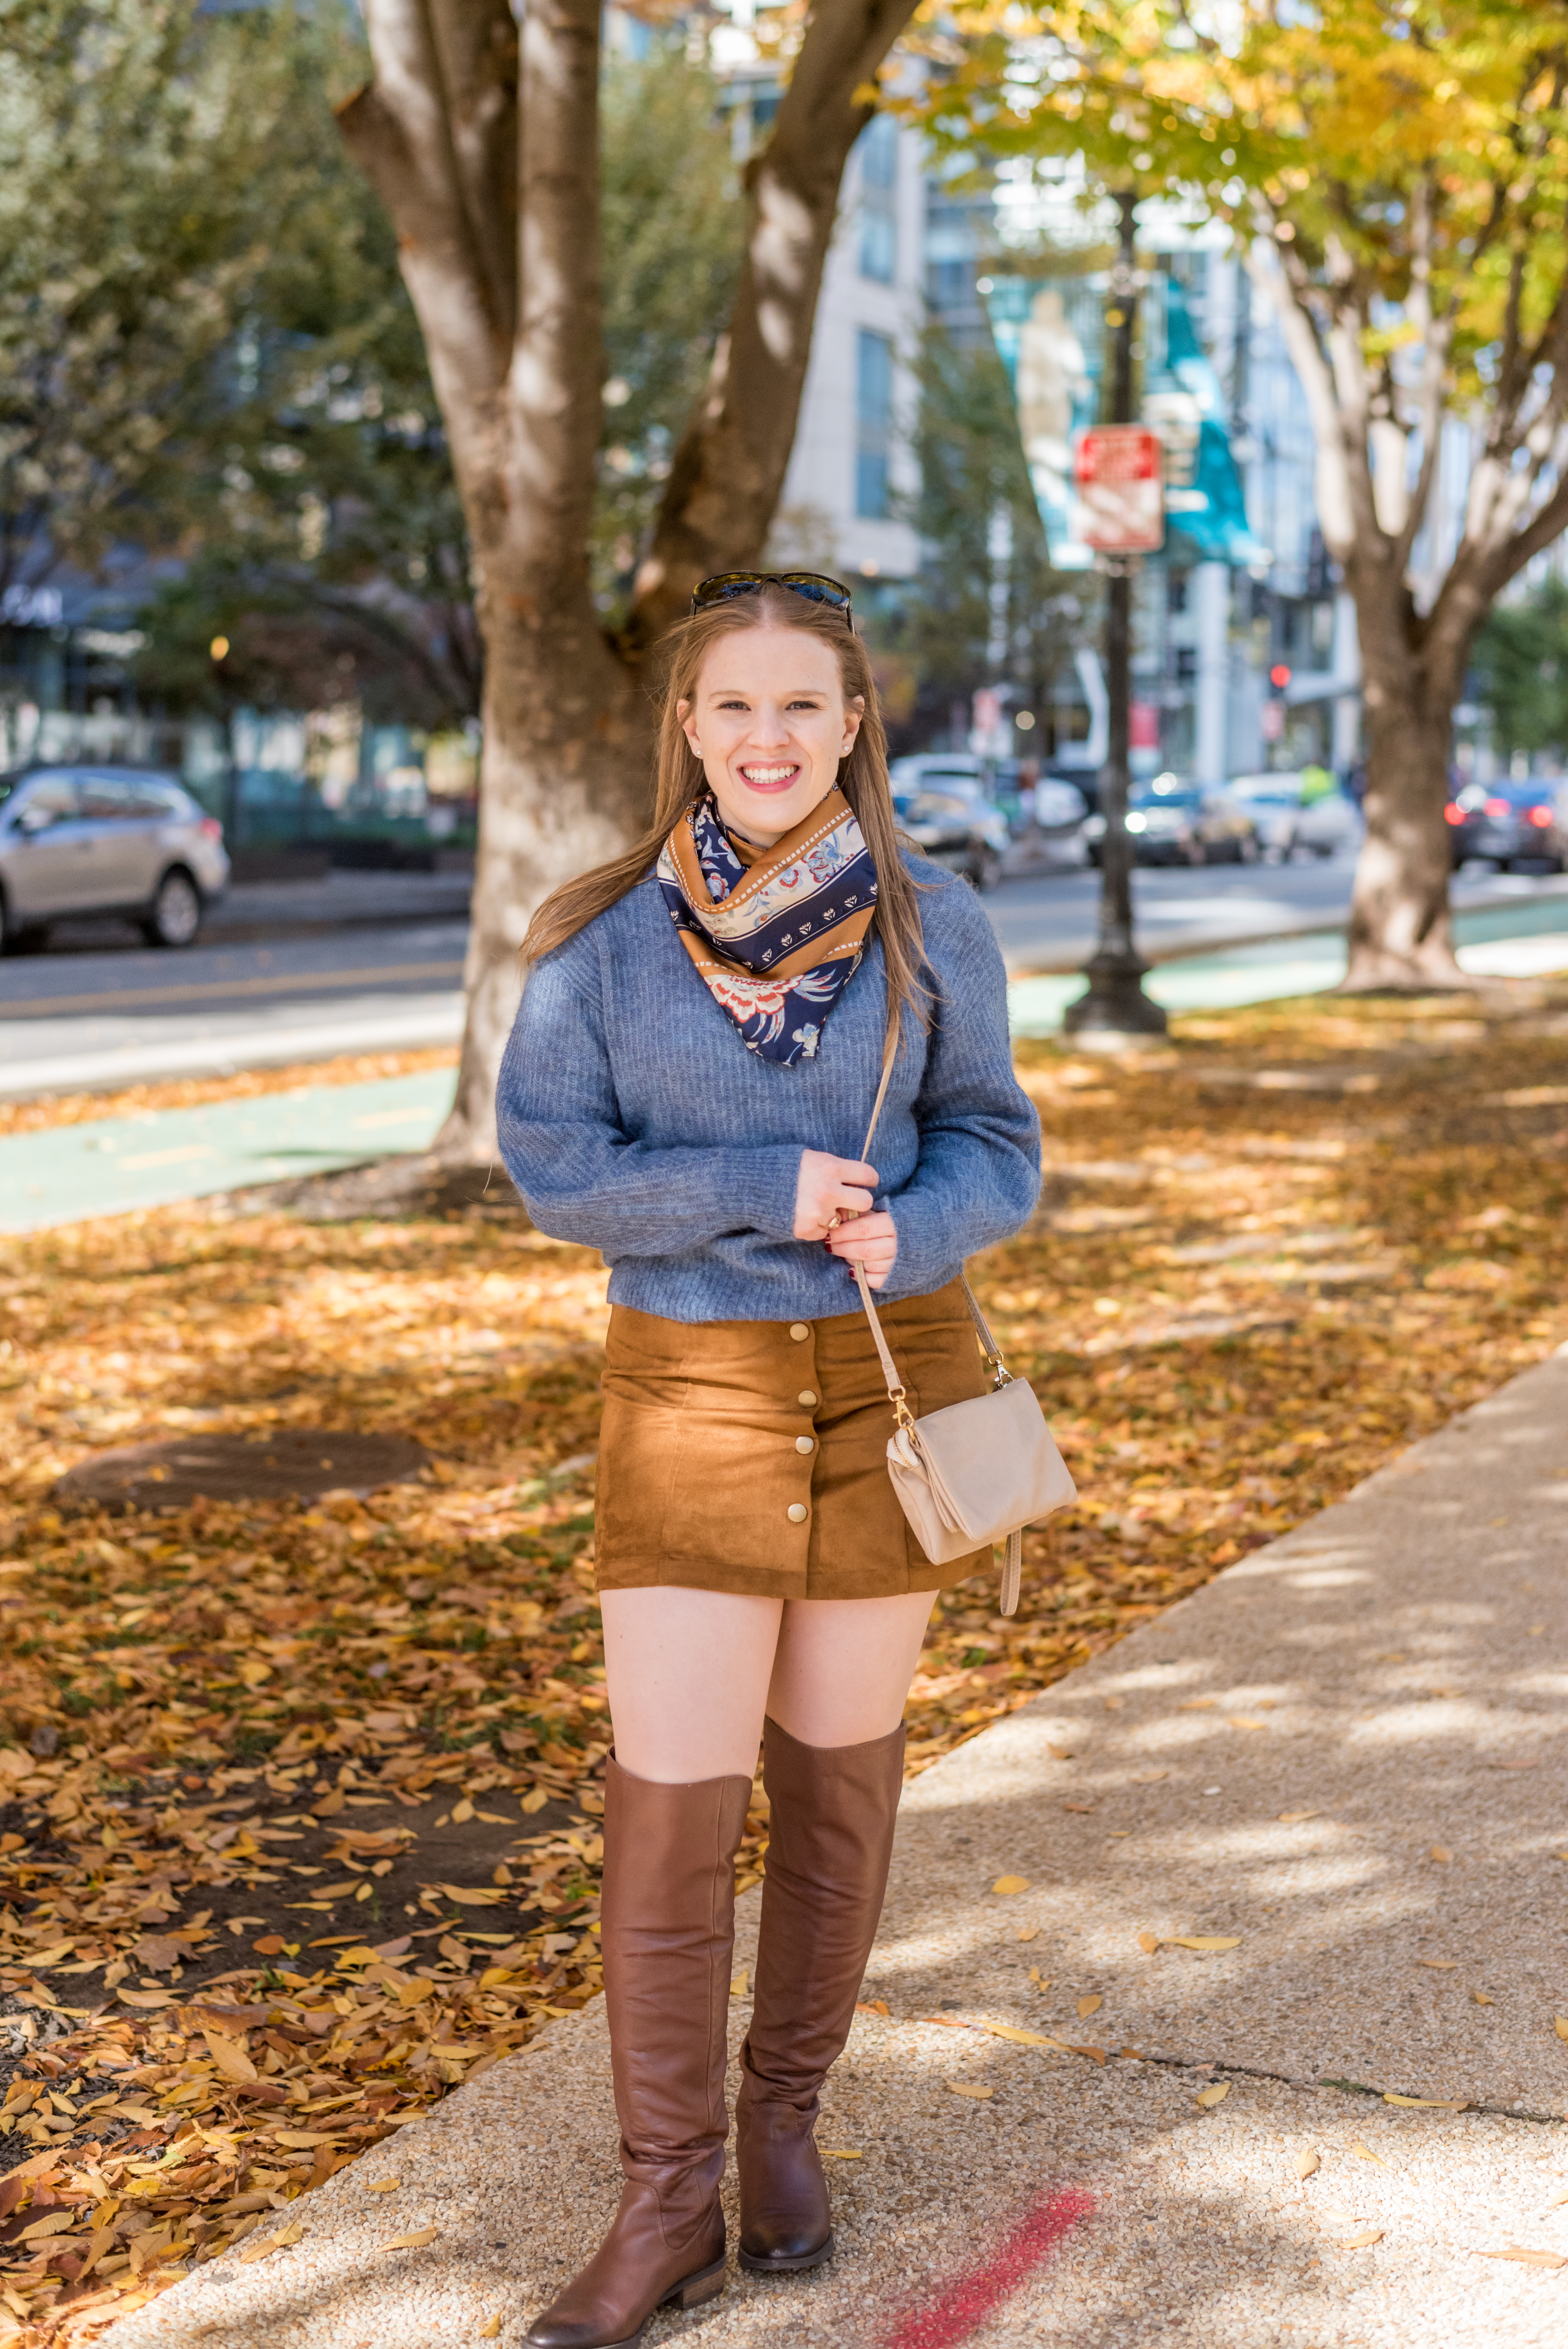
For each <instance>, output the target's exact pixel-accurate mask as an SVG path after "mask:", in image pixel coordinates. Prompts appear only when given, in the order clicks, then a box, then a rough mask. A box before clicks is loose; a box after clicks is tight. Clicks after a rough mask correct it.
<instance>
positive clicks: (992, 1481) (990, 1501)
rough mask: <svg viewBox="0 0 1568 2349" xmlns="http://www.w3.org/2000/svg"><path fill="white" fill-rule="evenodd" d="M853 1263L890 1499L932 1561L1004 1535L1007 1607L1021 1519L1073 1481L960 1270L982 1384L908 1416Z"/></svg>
mask: <svg viewBox="0 0 1568 2349" xmlns="http://www.w3.org/2000/svg"><path fill="white" fill-rule="evenodd" d="M897 1050H898V1031H897V1030H896V1029H894V1030H892V1031H891V1032H890V1034H889V1037H888V1044H887V1050H886V1051H885V1052H884V1054H883V1056H882V1082H881V1084H880V1085H879V1086H878V1087H877V1097H876V1102H875V1104H874V1106H873V1108H872V1122H871V1123H870V1125H868V1126H867V1128H866V1139H865V1147H864V1148H863V1149H862V1150H861V1157H862V1158H863V1159H865V1160H866V1161H867V1163H868V1164H869V1163H870V1153H871V1146H872V1135H873V1134H874V1133H875V1132H876V1130H877V1120H878V1119H879V1118H880V1117H881V1115H882V1102H884V1101H885V1100H886V1098H887V1088H888V1080H889V1078H890V1077H891V1076H892V1064H893V1061H894V1059H895V1057H896V1055H897ZM853 1270H854V1276H855V1282H856V1285H857V1287H858V1288H859V1289H860V1292H861V1304H862V1305H863V1306H864V1307H865V1309H866V1319H867V1320H868V1321H869V1322H870V1323H871V1325H872V1337H873V1338H874V1339H875V1340H876V1348H877V1354H878V1357H879V1359H880V1361H881V1362H882V1376H883V1378H885V1379H886V1381H887V1392H888V1401H889V1402H891V1403H892V1408H893V1416H894V1418H895V1419H896V1420H897V1422H898V1425H897V1427H896V1429H895V1430H894V1432H893V1433H892V1436H890V1437H889V1439H888V1447H887V1464H888V1474H889V1475H890V1476H891V1477H892V1484H893V1490H894V1492H895V1493H896V1494H897V1495H898V1497H899V1505H900V1506H901V1507H902V1508H903V1514H904V1516H906V1517H907V1518H908V1519H909V1522H910V1524H911V1525H912V1526H913V1528H914V1535H915V1539H916V1540H917V1541H918V1542H919V1544H920V1546H921V1548H922V1549H923V1551H924V1552H925V1555H926V1557H928V1558H929V1560H930V1561H931V1563H932V1565H933V1566H945V1565H946V1564H947V1562H948V1560H949V1559H950V1558H954V1557H964V1556H965V1553H966V1552H967V1551H970V1550H976V1549H981V1548H983V1547H985V1544H986V1543H987V1542H999V1541H1005V1542H1006V1545H1007V1557H1006V1564H1005V1566H1004V1567H1003V1569H1002V1613H1003V1614H1004V1615H1011V1614H1012V1613H1013V1612H1014V1610H1015V1609H1016V1607H1017V1604H1018V1584H1019V1580H1020V1578H1021V1576H1022V1573H1023V1566H1024V1527H1025V1526H1027V1525H1032V1524H1033V1523H1034V1522H1035V1521H1036V1519H1037V1518H1039V1517H1048V1516H1050V1515H1051V1513H1052V1511H1053V1510H1056V1509H1065V1508H1066V1507H1067V1506H1068V1503H1069V1501H1073V1500H1076V1498H1077V1497H1078V1487H1077V1486H1076V1485H1074V1483H1073V1480H1072V1477H1071V1475H1070V1474H1069V1473H1068V1464H1067V1463H1066V1461H1065V1460H1064V1459H1063V1458H1062V1455H1061V1454H1060V1453H1059V1452H1058V1451H1057V1447H1056V1444H1055V1442H1054V1440H1053V1438H1052V1435H1051V1431H1050V1429H1049V1428H1048V1427H1047V1424H1046V1418H1045V1413H1043V1412H1042V1411H1041V1409H1040V1406H1039V1404H1038V1402H1037V1401H1036V1399H1035V1392H1034V1389H1033V1388H1032V1387H1031V1386H1030V1385H1029V1383H1028V1381H1027V1380H1026V1379H1015V1378H1013V1377H1011V1376H1010V1375H1009V1374H1008V1371H1007V1366H1006V1363H1005V1362H1004V1361H1003V1360H1002V1356H1001V1351H1000V1350H999V1348H998V1347H997V1344H996V1340H995V1338H993V1336H992V1335H991V1331H990V1328H989V1326H988V1325H987V1322H986V1319H985V1315H984V1314H983V1313H982V1312H981V1310H980V1308H979V1306H978V1305H977V1304H976V1303H975V1292H974V1290H973V1289H972V1288H970V1286H969V1283H968V1281H967V1280H966V1279H965V1283H964V1295H965V1301H966V1303H967V1304H968V1307H969V1311H970V1314H971V1316H972V1318H973V1319H974V1323H975V1335H976V1336H977V1337H978V1339H979V1340H980V1347H981V1350H982V1352H983V1353H984V1354H985V1362H986V1367H987V1368H988V1369H989V1371H990V1372H991V1392H990V1393H989V1394H983V1395H975V1396H974V1397H973V1398H972V1400H971V1401H970V1402H954V1403H949V1404H948V1406H947V1408H946V1410H945V1411H933V1412H928V1413H926V1414H925V1416H924V1417H923V1418H922V1419H916V1418H915V1417H914V1416H913V1413H912V1412H911V1411H910V1409H909V1405H908V1403H907V1402H906V1401H905V1397H904V1390H903V1381H902V1380H901V1379H900V1377H899V1374H898V1365H897V1364H896V1362H895V1361H893V1358H892V1353H891V1352H890V1350H889V1348H888V1342H887V1340H886V1338H885V1337H884V1336H883V1335H882V1323H881V1321H880V1320H879V1319H878V1318H877V1309H876V1306H875V1304H874V1303H873V1302H872V1292H871V1286H870V1284H869V1282H868V1281H867V1279H866V1276H865V1270H864V1268H863V1267H862V1266H861V1265H858V1264H857V1265H856V1266H854V1268H853Z"/></svg>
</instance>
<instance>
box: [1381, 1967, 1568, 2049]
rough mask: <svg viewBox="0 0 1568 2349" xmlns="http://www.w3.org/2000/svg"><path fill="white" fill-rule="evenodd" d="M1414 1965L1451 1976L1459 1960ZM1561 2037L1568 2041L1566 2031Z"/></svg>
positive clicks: (1567, 2032)
mask: <svg viewBox="0 0 1568 2349" xmlns="http://www.w3.org/2000/svg"><path fill="white" fill-rule="evenodd" d="M1416 1963H1417V1964H1418V1966H1429V1967H1430V1968H1431V1970H1432V1971H1433V1973H1435V1974H1451V1973H1452V1972H1453V1970H1454V1968H1455V1967H1456V1966H1457V1965H1458V1964H1459V1960H1458V1958H1418V1959H1417V1960H1416ZM1563 2038H1564V2039H1568V2031H1565V2032H1564V2033H1563Z"/></svg>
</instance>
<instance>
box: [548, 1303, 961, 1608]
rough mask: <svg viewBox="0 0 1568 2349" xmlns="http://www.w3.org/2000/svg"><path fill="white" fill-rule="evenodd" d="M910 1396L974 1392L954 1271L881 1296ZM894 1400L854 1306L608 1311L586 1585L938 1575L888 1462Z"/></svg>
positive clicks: (882, 1587)
mask: <svg viewBox="0 0 1568 2349" xmlns="http://www.w3.org/2000/svg"><path fill="white" fill-rule="evenodd" d="M880 1311H881V1315H882V1328H883V1330H884V1332H885V1334H886V1337H887V1341H888V1344H889V1346H890V1347H891V1348H892V1356H893V1360H894V1361H895V1362H896V1363H897V1364H898V1367H899V1371H900V1374H901V1376H902V1378H903V1384H904V1389H905V1392H906V1394H907V1397H908V1402H909V1408H910V1410H911V1411H912V1412H913V1413H914V1414H915V1415H916V1416H917V1417H918V1416H919V1415H920V1414H921V1413H923V1412H931V1411H941V1410H942V1409H944V1406H945V1405H947V1404H948V1403H954V1402H965V1401H966V1400H967V1399H968V1398H969V1397H971V1396H973V1395H978V1394H983V1393H984V1392H985V1383H986V1373H985V1363H984V1361H983V1360H982V1359H981V1355H980V1351H979V1349H978V1347H977V1346H976V1344H975V1325H974V1323H973V1322H972V1321H971V1319H970V1318H969V1313H968V1310H967V1309H966V1307H965V1302H964V1290H963V1288H962V1286H961V1284H960V1283H959V1282H958V1281H956V1280H954V1281H951V1282H949V1284H948V1286H947V1287H946V1288H939V1289H937V1290H935V1291H934V1294H933V1295H931V1296H929V1297H912V1298H906V1299H903V1302H902V1303H899V1304H894V1305H884V1306H882V1307H881V1308H880ZM892 1432H893V1414H892V1405H891V1403H890V1402H888V1399H887V1387H886V1384H885V1382H884V1381H883V1379H882V1369H881V1365H880V1364H879V1362H878V1360H877V1352H876V1347H875V1344H874V1343H873V1341H872V1333H871V1327H870V1324H869V1323H868V1322H867V1320H866V1317H865V1315H864V1314H863V1313H862V1312H861V1311H860V1309H858V1308H857V1309H856V1310H855V1311H854V1312H852V1313H835V1314H831V1315H829V1316H827V1317H825V1318H823V1319H818V1320H816V1321H812V1322H805V1321H795V1322H789V1321H698V1322H683V1321H666V1320H665V1319H662V1318H661V1317H660V1316H659V1315H657V1314H653V1313H639V1312H637V1311H636V1310H634V1309H633V1308H631V1307H628V1306H624V1305H617V1306H615V1307H614V1308H613V1309H612V1311H611V1316H610V1335H609V1341H608V1346H607V1350H606V1356H605V1366H604V1419H603V1433H602V1434H601V1437H600V1445H599V1476H598V1497H597V1515H596V1520H595V1531H594V1555H595V1558H596V1561H597V1570H598V1584H599V1588H600V1589H601V1590H632V1589H640V1588H646V1587H647V1586H648V1585H650V1584H660V1583H674V1584H679V1585H682V1586H684V1587H685V1588H688V1589H695V1590H732V1591H736V1592H738V1593H740V1594H741V1595H742V1596H745V1597H751V1598H761V1599H888V1598H892V1597H895V1596H896V1595H897V1594H898V1593H900V1592H901V1591H905V1590H937V1589H940V1588H943V1586H944V1585H945V1584H947V1583H953V1582H962V1581H963V1580H964V1579H965V1578H966V1577H967V1576H969V1575H971V1574H975V1573H977V1572H979V1571H980V1569H981V1568H983V1567H985V1566H988V1565H989V1563H990V1552H989V1549H985V1550H983V1551H976V1552H975V1555H974V1556H973V1557H960V1558H952V1559H950V1560H949V1561H948V1563H947V1564H946V1565H945V1566H940V1567H938V1566H933V1565H932V1564H931V1563H930V1561H929V1560H928V1559H927V1557H926V1556H925V1553H924V1551H923V1549H922V1548H921V1547H920V1544H919V1542H918V1541H917V1540H916V1538H915V1537H914V1534H913V1530H912V1529H911V1527H910V1526H909V1524H908V1521H907V1520H906V1518H905V1516H904V1514H903V1510H902V1509H901V1508H900V1506H899V1505H898V1498H897V1495H895V1493H894V1491H893V1486H892V1478H891V1477H890V1476H889V1475H888V1468H887V1445H888V1438H889V1437H890V1436H891V1435H892Z"/></svg>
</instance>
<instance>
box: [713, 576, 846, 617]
mask: <svg viewBox="0 0 1568 2349" xmlns="http://www.w3.org/2000/svg"><path fill="white" fill-rule="evenodd" d="M764 587H788V588H789V591H790V593H791V594H792V595H804V596H805V598H806V600H807V601H808V603H811V604H829V605H831V606H832V608H833V610H834V611H835V612H841V613H842V614H843V616H844V617H845V619H846V620H847V621H848V622H849V625H850V626H851V629H852V628H853V627H854V625H855V624H854V620H853V618H852V617H851V612H850V591H849V589H848V588H847V587H846V586H845V585H843V582H842V581H841V580H839V579H828V578H824V576H823V574H821V572H820V571H716V572H715V573H714V574H713V576H712V578H711V579H704V580H703V581H702V582H701V583H700V584H699V585H698V586H697V588H696V591H695V593H694V594H693V596H692V599H691V607H692V610H693V611H694V612H706V611H708V610H710V609H711V607H712V606H713V605H715V604H727V603H728V602H729V600H730V598H731V597H732V596H734V595H760V594H761V593H762V590H763V589H764Z"/></svg>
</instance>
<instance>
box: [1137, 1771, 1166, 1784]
mask: <svg viewBox="0 0 1568 2349" xmlns="http://www.w3.org/2000/svg"><path fill="white" fill-rule="evenodd" d="M1170 1775H1171V1773H1170V1771H1169V1770H1135V1771H1134V1772H1133V1774H1132V1783H1133V1785H1135V1786H1154V1785H1159V1783H1160V1781H1161V1778H1169V1776H1170Z"/></svg>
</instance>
